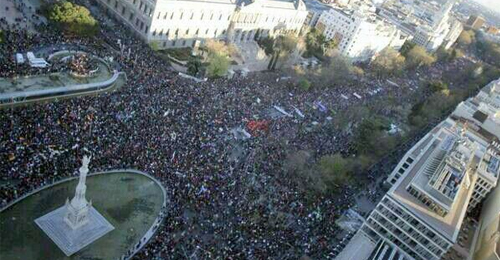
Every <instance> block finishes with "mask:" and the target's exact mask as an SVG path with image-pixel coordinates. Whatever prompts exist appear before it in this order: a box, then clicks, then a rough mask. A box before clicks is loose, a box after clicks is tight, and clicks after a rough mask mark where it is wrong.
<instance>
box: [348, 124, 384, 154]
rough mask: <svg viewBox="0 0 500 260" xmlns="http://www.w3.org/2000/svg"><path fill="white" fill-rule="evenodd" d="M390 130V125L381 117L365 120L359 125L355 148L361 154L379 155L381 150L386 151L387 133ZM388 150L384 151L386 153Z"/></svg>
mask: <svg viewBox="0 0 500 260" xmlns="http://www.w3.org/2000/svg"><path fill="white" fill-rule="evenodd" d="M388 129H389V124H388V123H387V122H384V121H383V120H382V119H381V118H379V117H371V118H365V119H364V120H363V121H361V123H360V124H359V125H358V128H357V131H356V134H355V137H354V138H355V139H354V147H355V148H356V151H357V152H358V153H359V154H378V153H380V151H379V150H384V148H383V147H382V146H383V144H384V137H386V134H385V131H386V130H388ZM386 151H387V149H386V150H385V151H384V152H386Z"/></svg>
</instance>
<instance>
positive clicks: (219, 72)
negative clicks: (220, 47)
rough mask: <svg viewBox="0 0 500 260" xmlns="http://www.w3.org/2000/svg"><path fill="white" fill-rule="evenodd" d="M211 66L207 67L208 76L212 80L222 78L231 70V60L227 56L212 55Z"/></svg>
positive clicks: (210, 57) (210, 58)
mask: <svg viewBox="0 0 500 260" xmlns="http://www.w3.org/2000/svg"><path fill="white" fill-rule="evenodd" d="M208 60H209V65H208V67H207V74H208V76H209V77H211V78H217V77H222V76H224V75H226V72H227V70H228V69H229V59H228V58H227V56H225V55H221V54H218V53H212V54H210V55H209V58H208Z"/></svg>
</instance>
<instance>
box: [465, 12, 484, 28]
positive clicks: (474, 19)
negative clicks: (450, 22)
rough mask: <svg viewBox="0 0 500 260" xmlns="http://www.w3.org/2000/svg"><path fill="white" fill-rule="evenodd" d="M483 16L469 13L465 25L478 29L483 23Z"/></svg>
mask: <svg viewBox="0 0 500 260" xmlns="http://www.w3.org/2000/svg"><path fill="white" fill-rule="evenodd" d="M484 22H485V20H484V18H483V17H481V16H479V15H471V16H469V20H467V23H466V25H467V26H468V27H470V28H472V29H475V30H478V29H479V28H481V27H482V26H483V25H484Z"/></svg>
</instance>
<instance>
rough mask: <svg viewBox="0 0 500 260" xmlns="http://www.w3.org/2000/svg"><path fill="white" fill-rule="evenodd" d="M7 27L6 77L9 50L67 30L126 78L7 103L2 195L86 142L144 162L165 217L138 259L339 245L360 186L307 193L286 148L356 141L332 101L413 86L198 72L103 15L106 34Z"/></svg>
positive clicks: (42, 181)
mask: <svg viewBox="0 0 500 260" xmlns="http://www.w3.org/2000/svg"><path fill="white" fill-rule="evenodd" d="M98 18H99V19H100V20H101V24H107V23H108V21H106V22H104V21H103V19H108V18H106V17H104V16H98ZM1 27H2V28H3V29H4V31H5V42H6V43H5V44H2V45H0V53H3V55H4V56H3V57H0V59H2V60H3V61H5V62H0V77H12V76H14V75H18V74H19V73H20V72H19V71H17V70H16V66H15V65H14V64H13V63H12V62H7V61H8V60H9V59H12V57H11V55H13V54H14V53H16V52H26V50H29V49H32V48H38V47H39V46H50V45H58V44H67V45H71V44H73V45H78V46H85V47H86V49H89V50H92V51H93V52H94V53H93V54H94V55H96V56H99V57H113V58H114V64H113V66H114V67H115V68H117V69H119V70H121V71H124V72H126V74H127V83H126V85H125V86H123V87H121V88H120V89H118V90H116V91H114V92H112V93H107V94H101V95H97V96H96V95H92V96H82V97H78V98H72V99H65V100H59V101H57V102H52V103H46V104H34V105H30V106H24V107H16V108H6V109H2V110H0V132H1V134H0V178H1V179H2V180H3V184H2V185H0V207H3V206H5V205H7V204H8V203H9V202H12V201H13V200H15V199H16V198H18V197H20V196H22V195H24V194H27V193H29V192H30V191H32V190H34V189H36V188H39V187H42V186H44V185H46V184H49V183H51V182H53V181H55V180H59V179H62V178H65V177H67V176H72V175H74V174H75V171H76V169H77V168H78V167H79V164H80V160H81V157H82V156H83V154H91V155H92V158H93V159H92V162H91V171H101V170H108V169H125V168H133V169H138V170H141V171H144V172H147V173H149V174H151V175H152V176H154V177H156V178H157V179H158V180H160V181H161V183H162V184H163V185H164V187H165V188H166V190H167V193H168V198H169V201H168V203H167V209H166V210H165V211H164V214H165V216H164V217H165V220H164V222H163V225H162V226H161V227H159V229H158V232H157V234H156V236H154V237H153V238H152V239H151V240H150V241H149V243H148V244H147V245H146V246H145V247H144V248H143V249H142V250H140V252H139V253H138V254H136V255H135V256H134V258H133V259H179V258H181V259H187V258H194V259H299V258H300V257H306V256H308V257H311V258H313V259H332V258H333V257H334V256H335V254H336V250H337V249H336V246H337V244H338V243H339V241H338V238H337V237H336V234H337V233H339V232H340V231H339V228H338V227H337V226H336V225H335V224H334V222H335V220H336V219H337V218H338V216H339V215H340V214H341V213H342V212H343V211H344V210H345V209H346V208H348V207H349V205H350V204H351V203H352V199H353V194H354V193H355V191H356V188H358V187H342V189H343V192H341V193H339V195H338V196H326V197H316V198H310V197H308V196H307V193H306V192H305V191H303V190H301V189H298V188H297V184H296V182H294V181H293V180H291V178H288V177H287V173H286V172H284V170H283V161H284V159H285V158H286V156H287V153H288V152H290V151H293V150H311V151H314V153H315V154H316V156H321V155H325V154H333V153H337V152H340V153H343V154H348V153H349V151H350V141H351V139H352V138H351V137H352V133H349V132H345V131H332V130H331V128H328V127H327V125H328V124H331V122H330V120H331V116H332V114H331V113H330V112H329V111H331V110H334V111H342V110H345V109H347V108H349V107H352V106H357V105H360V104H362V103H364V102H371V100H376V99H383V98H384V97H385V96H386V95H387V94H388V93H390V95H391V96H393V97H396V98H398V99H399V101H400V102H410V99H411V98H412V95H411V93H410V92H408V91H407V90H406V89H405V88H400V87H397V86H394V85H391V84H387V83H386V82H385V81H382V80H375V79H374V80H373V81H363V82H362V81H359V82H357V84H356V85H346V86H337V87H335V88H325V89H321V88H316V89H313V90H310V91H307V92H302V91H299V90H297V89H294V88H292V87H291V86H290V85H291V83H290V81H289V80H288V79H287V78H286V77H282V76H283V75H281V74H280V73H277V72H262V73H252V74H251V75H250V76H248V77H243V76H236V77H234V78H233V79H225V78H219V79H214V80H208V81H206V82H195V81H193V80H191V79H187V78H184V77H181V76H179V75H178V74H177V73H176V72H174V71H172V70H171V69H170V68H169V67H168V66H167V65H166V64H165V62H164V61H163V60H161V59H160V58H158V57H157V56H156V55H155V54H154V53H153V52H152V51H151V50H150V48H148V47H147V45H145V44H143V43H141V42H140V41H138V40H136V39H131V37H130V36H129V34H128V33H127V32H126V31H124V30H123V29H120V27H115V28H114V29H113V30H107V29H106V28H105V27H104V28H103V29H102V30H101V32H100V33H101V34H103V35H104V37H99V38H100V39H105V42H102V41H98V40H96V39H90V38H89V39H86V40H78V39H66V38H64V37H63V36H61V35H60V34H56V33H54V32H52V31H51V30H50V28H48V27H43V26H42V27H41V28H39V29H40V30H43V33H40V34H39V35H37V36H36V37H35V36H32V35H30V34H28V33H27V32H26V31H25V30H24V29H22V28H16V27H15V26H14V27H12V26H10V25H7V24H6V23H1ZM118 39H120V44H118V41H117V40H118ZM121 48H122V49H123V48H127V49H128V48H130V49H131V52H132V54H131V55H130V56H128V55H122V54H121V52H120V49H121ZM0 55H2V54H0ZM353 93H356V94H357V95H359V96H361V98H357V97H355V96H354V95H353ZM275 106H276V107H279V108H280V109H282V110H284V111H279V110H278V109H276V107H275ZM297 111H298V112H297ZM283 112H285V113H283ZM287 114H289V115H287ZM300 114H302V115H303V116H304V117H302V116H301V115H300ZM251 120H267V121H268V122H269V131H268V132H266V133H260V132H259V133H258V134H255V135H253V136H252V137H251V138H249V139H245V140H237V139H235V138H234V135H232V134H231V131H232V129H234V128H237V127H240V128H245V126H246V125H247V123H248V122H249V121H251ZM304 129H313V130H312V131H305V130H304Z"/></svg>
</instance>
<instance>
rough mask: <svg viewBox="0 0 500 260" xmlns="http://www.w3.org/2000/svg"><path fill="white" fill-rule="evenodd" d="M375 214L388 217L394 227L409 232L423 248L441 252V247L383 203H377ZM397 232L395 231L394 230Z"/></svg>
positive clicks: (439, 253)
mask: <svg viewBox="0 0 500 260" xmlns="http://www.w3.org/2000/svg"><path fill="white" fill-rule="evenodd" d="M374 213H375V214H374V215H376V214H381V215H382V216H384V217H385V218H387V219H389V220H390V221H391V222H392V223H395V227H396V228H398V229H402V230H404V232H405V233H407V234H409V236H410V237H411V238H412V239H414V240H415V241H417V242H418V243H419V244H421V245H423V246H425V249H426V250H428V251H429V252H432V253H433V254H435V255H438V256H439V255H441V254H443V249H441V248H439V247H438V246H437V245H436V244H435V243H433V241H432V240H430V239H429V238H427V237H425V236H423V234H422V233H421V232H418V231H417V229H415V228H414V227H413V226H411V225H409V224H408V223H407V222H406V221H404V220H403V219H402V218H400V217H399V216H397V215H395V214H394V213H393V212H392V211H391V210H390V209H388V208H386V207H384V206H383V204H379V206H378V207H377V209H376V212H374ZM395 233H397V232H395Z"/></svg>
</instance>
